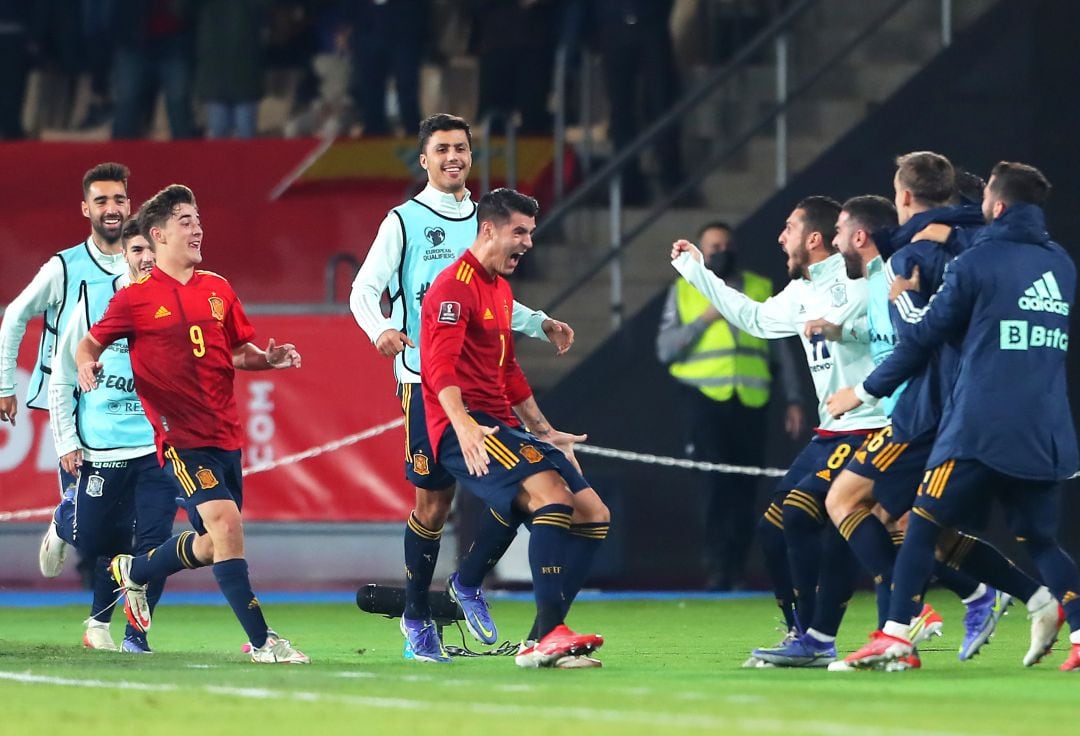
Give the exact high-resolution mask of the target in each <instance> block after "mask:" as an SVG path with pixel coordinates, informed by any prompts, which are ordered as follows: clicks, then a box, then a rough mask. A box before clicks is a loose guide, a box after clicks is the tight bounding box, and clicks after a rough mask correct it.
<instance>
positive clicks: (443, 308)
mask: <svg viewBox="0 0 1080 736" xmlns="http://www.w3.org/2000/svg"><path fill="white" fill-rule="evenodd" d="M459 319H461V302H443V303H442V304H440V305H439V321H440V322H444V323H446V324H448V325H456V324H457V323H458V320H459Z"/></svg>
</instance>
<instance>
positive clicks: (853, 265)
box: [841, 253, 863, 279]
mask: <svg viewBox="0 0 1080 736" xmlns="http://www.w3.org/2000/svg"><path fill="white" fill-rule="evenodd" d="M841 255H843V256H844V270H845V271H847V276H848V278H849V279H861V278H862V277H863V262H862V259H861V258H859V255H858V254H857V253H856V254H854V255H851V256H849V255H848V254H846V253H842V254H841Z"/></svg>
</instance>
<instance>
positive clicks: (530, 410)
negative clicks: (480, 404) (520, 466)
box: [513, 396, 589, 473]
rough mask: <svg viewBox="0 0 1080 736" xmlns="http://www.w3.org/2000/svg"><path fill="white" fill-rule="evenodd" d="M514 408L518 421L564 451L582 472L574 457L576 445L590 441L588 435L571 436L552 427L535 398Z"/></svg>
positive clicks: (567, 457)
mask: <svg viewBox="0 0 1080 736" xmlns="http://www.w3.org/2000/svg"><path fill="white" fill-rule="evenodd" d="M513 408H514V413H515V414H517V415H518V419H520V420H521V421H522V423H523V424H524V425H525V428H526V429H527V430H529V431H530V432H531V433H532V434H534V435H536V438H537V439H539V440H543V441H544V442H547V443H548V444H549V445H554V446H555V447H557V448H559V449H560V450H562V453H563V454H564V455H566V459H567V460H569V461H570V462H571V463H573V465H574V467H575V468H577V469H578V472H579V473H580V472H581V466H580V465H578V461H577V458H576V457H575V456H574V445H576V444H578V443H579V442H584V441H585V440H587V439H589V436H588V435H587V434H570V433H568V432H561V431H559V430H557V429H555V428H554V427H552V426H551V422H549V421H548V420H547V417H545V416H544V413H543V412H542V411H540V406H539V405H538V404H537V403H536V398H535V397H533V396H530V397H529V398H527V399H525V400H524V401H522V402H520V403H518V404H515V405H514V407H513Z"/></svg>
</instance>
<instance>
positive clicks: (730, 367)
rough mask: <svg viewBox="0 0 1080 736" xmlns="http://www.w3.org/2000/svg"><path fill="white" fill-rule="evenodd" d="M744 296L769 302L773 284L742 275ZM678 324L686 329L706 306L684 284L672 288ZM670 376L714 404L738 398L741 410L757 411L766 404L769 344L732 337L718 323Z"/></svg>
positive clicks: (728, 328) (722, 322)
mask: <svg viewBox="0 0 1080 736" xmlns="http://www.w3.org/2000/svg"><path fill="white" fill-rule="evenodd" d="M742 278H743V293H744V294H746V295H747V296H748V297H750V298H751V299H753V300H754V301H757V302H763V301H765V300H766V299H768V298H769V297H770V296H772V281H770V280H769V279H767V278H765V277H764V276H759V275H757V274H756V273H751V272H749V271H743V272H742ZM675 289H676V299H677V304H678V309H679V321H680V322H681V323H682V324H684V325H685V324H689V323H691V322H693V321H694V320H695V319H697V318H698V317H700V316H701V315H702V314H704V312H705V309H706V308H707V307H708V306H709V300H708V299H706V298H705V297H704V296H702V294H701V292H700V291H698V290H697V289H695V288H694V287H693V286H691V285H690V284H689V283H688V282H687V281H686V279H683V278H680V279H679V280H678V281H677V282H676V286H675ZM669 370H670V372H671V375H672V376H674V377H675V378H676V379H678V380H679V381H681V382H682V383H685V384H687V385H689V386H693V387H694V388H696V389H698V390H699V391H701V392H702V393H703V394H705V395H706V396H708V397H709V398H710V399H713V400H714V401H727V400H728V399H730V398H731V397H732V396H733V395H738V397H739V401H741V402H742V404H743V405H744V406H748V407H761V406H764V405H765V404H767V403H768V401H769V386H770V384H771V383H772V376H771V375H770V373H769V343H768V341H767V340H763V339H761V338H760V337H754V336H753V335H748V334H746V333H745V332H742V331H739V332H738V334H737V335H736V336H733V335H732V331H731V326H730V325H728V323H727V321H725V320H724V319H723V318H721V319H718V320H716V321H715V322H713V323H712V324H711V325H709V327H708V329H706V330H705V332H704V334H702V336H701V339H699V340H698V342H697V344H696V345H695V346H694V349H693V352H691V353H690V354H689V355H687V356H686V358H684V359H683V360H681V361H679V362H677V363H672V364H671V367H670V369H669Z"/></svg>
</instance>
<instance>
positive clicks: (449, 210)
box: [0, 183, 549, 395]
mask: <svg viewBox="0 0 1080 736" xmlns="http://www.w3.org/2000/svg"><path fill="white" fill-rule="evenodd" d="M416 199H417V200H418V201H419V202H421V203H422V204H425V205H427V206H428V207H430V208H431V209H433V210H435V211H436V212H438V213H439V214H440V215H443V216H445V217H450V218H453V219H461V218H463V217H468V216H469V215H471V214H472V213H473V211H474V210H475V209H476V203H475V202H473V201H472V199H471V193H470V192H469V190H468V189H466V190H465V196H464V197H463V198H462V199H461V201H460V202H459V201H458V200H457V199H456V198H455V197H454V195H453V194H447V193H446V192H441V191H439V190H438V189H436V188H435V187H433V186H432V185H431V184H430V183H428V185H427V186H426V187H424V189H423V191H421V192H420V193H419V194H417V195H416ZM456 245H458V247H460V251H459V252H458V253H457V255H458V256H460V255H461V254H462V253H464V252H465V250H466V249H467V248H468V247H469V246H470V245H472V243H471V242H470V243H461V244H456ZM404 248H405V243H404V242H403V241H402V239H401V224H400V223H399V221H398V218H397V217H396V216H395V215H394V214H393V213H392V212H389V213H387V215H386V217H385V218H383V221H382V224H381V225H379V232H378V233H377V234H376V235H375V240H374V241H373V242H372V244H371V250H369V251H368V254H367V257H366V258H365V259H364V263H363V265H362V266H360V271H359V272H358V273H357V274H356V278H355V279H354V280H353V283H352V292H351V294H350V295H349V308H350V309H351V310H352V313H353V317H354V318H355V319H356V323H357V324H358V325H360V327H361V329H363V330H364V332H365V333H367V336H368V338H369V339H370V340H371V342H372V344H374V343H375V341H376V340H378V339H379V335H381V334H382V333H384V332H386V331H387V330H400V329H401V328H402V325H403V324H404V314H405V308H404V305H403V304H402V302H401V300H400V299H398V300H395V301H394V302H393V304H392V305H391V312H390V316H389V317H384V316H383V312H382V306H381V304H380V303H381V300H382V295H383V292H384V291H386V290H387V289H388V288H390V285H391V283H392V281H393V279H394V277H395V276H396V274H397V271H398V268H400V266H401V258H402V252H403V250H404ZM415 291H416V289H415V288H413V289H410V288H408V287H406V288H404V289H403V292H404V293H406V294H408V293H413V292H415ZM511 314H512V320H513V323H512V325H511V326H512V328H513V329H514V331H515V332H520V333H521V334H523V335H528V336H529V337H535V338H537V339H539V340H544V341H547V340H548V337H547V335H545V334H544V329H543V324H544V320H546V319H549V317H548V315H547V314H545V313H544V312H542V311H537V310H533V309H529V308H528V307H526V306H524V305H522V304H520V303H518V302H516V301H515V302H514V309H513V312H512V313H511ZM415 327H416V329H417V334H415V335H409V337H410V338H412V339H413V341H416V342H418V341H419V340H420V334H419V325H416V326H415ZM403 355H404V354H403V353H399V354H398V355H397V357H395V358H394V375H395V376H396V377H397V380H398V382H399V383H420V376H418V375H416V374H414V373H413V372H412V371H408V370H405V369H404V367H403V366H402V360H403V359H404V358H403V357H402V356H403ZM0 395H2V394H0Z"/></svg>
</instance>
